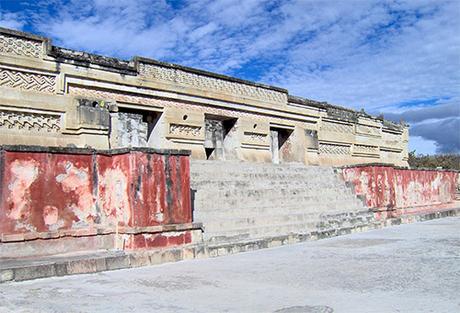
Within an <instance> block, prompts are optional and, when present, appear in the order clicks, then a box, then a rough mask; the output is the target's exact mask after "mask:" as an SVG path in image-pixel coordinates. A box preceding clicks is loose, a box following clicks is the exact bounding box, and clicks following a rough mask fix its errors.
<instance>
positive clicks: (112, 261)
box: [105, 255, 129, 271]
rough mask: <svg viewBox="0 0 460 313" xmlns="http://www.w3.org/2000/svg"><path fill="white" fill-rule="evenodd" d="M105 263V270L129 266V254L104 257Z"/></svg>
mask: <svg viewBox="0 0 460 313" xmlns="http://www.w3.org/2000/svg"><path fill="white" fill-rule="evenodd" d="M105 264H106V267H107V270H109V271H110V270H118V269H122V268H128V267H129V256H128V255H118V256H113V257H108V258H106V259H105Z"/></svg>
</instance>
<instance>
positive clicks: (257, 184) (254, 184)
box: [190, 178, 351, 192]
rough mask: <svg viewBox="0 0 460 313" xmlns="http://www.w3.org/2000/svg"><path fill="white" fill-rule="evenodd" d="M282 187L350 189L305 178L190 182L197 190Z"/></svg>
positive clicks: (342, 185)
mask: <svg viewBox="0 0 460 313" xmlns="http://www.w3.org/2000/svg"><path fill="white" fill-rule="evenodd" d="M274 186H276V187H282V188H290V187H293V188H299V187H302V188H308V189H316V190H317V189H319V188H333V187H340V188H341V189H342V190H346V191H348V192H351V189H350V188H348V187H347V186H346V185H344V184H341V183H338V182H337V181H331V180H330V181H325V180H305V179H302V180H300V179H296V178H292V179H287V178H286V179H282V180H275V179H274V180H269V181H261V180H256V181H251V180H246V181H244V180H233V181H231V180H213V181H200V182H192V183H191V186H190V187H191V188H192V189H194V190H197V191H200V190H213V189H215V190H229V189H244V188H252V189H265V188H267V187H274Z"/></svg>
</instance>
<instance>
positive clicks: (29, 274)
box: [14, 264, 56, 281]
mask: <svg viewBox="0 0 460 313" xmlns="http://www.w3.org/2000/svg"><path fill="white" fill-rule="evenodd" d="M55 275H56V271H55V267H54V264H43V265H36V266H28V267H19V268H15V269H14V280H15V281H22V280H30V279H36V278H44V277H51V276H55Z"/></svg>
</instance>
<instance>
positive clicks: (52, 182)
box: [0, 150, 192, 248]
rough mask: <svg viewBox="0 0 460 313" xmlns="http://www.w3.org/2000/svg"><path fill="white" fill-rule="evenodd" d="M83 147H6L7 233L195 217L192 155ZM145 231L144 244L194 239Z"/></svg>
mask: <svg viewBox="0 0 460 313" xmlns="http://www.w3.org/2000/svg"><path fill="white" fill-rule="evenodd" d="M76 151H77V152H76V153H71V152H69V153H62V152H50V151H5V150H1V151H0V184H1V185H0V188H1V190H0V235H1V236H3V235H14V234H30V233H41V232H59V233H62V234H65V232H66V231H78V230H87V229H94V228H104V227H114V226H121V227H148V226H159V225H169V224H183V223H191V221H192V220H191V217H192V212H191V204H190V167H189V157H188V155H180V154H168V153H165V154H161V153H150V152H144V151H130V152H125V153H120V154H110V153H107V154H102V153H81V154H79V153H78V150H76ZM142 236H144V235H142ZM134 237H135V236H133V238H134ZM176 237H177V238H176ZM0 238H1V237H0ZM142 238H144V239H145V240H144V243H142V244H141V246H144V247H151V246H153V245H155V244H156V243H158V244H159V245H164V244H166V245H168V244H176V243H177V242H179V243H184V242H186V241H187V240H188V241H187V242H190V240H191V239H190V236H189V235H187V233H183V234H175V235H173V234H155V235H146V237H145V236H144V237H142ZM152 238H156V239H152ZM161 238H163V239H161ZM175 238H176V239H175ZM134 241H135V240H134V239H133V240H131V241H130V244H129V246H130V247H133V248H135V247H136V244H135V243H134ZM137 241H139V239H137Z"/></svg>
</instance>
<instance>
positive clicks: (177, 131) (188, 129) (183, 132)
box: [169, 124, 201, 136]
mask: <svg viewBox="0 0 460 313" xmlns="http://www.w3.org/2000/svg"><path fill="white" fill-rule="evenodd" d="M200 132H201V127H200V126H192V125H180V124H170V125H169V133H170V134H172V135H180V136H199V135H200Z"/></svg>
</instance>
